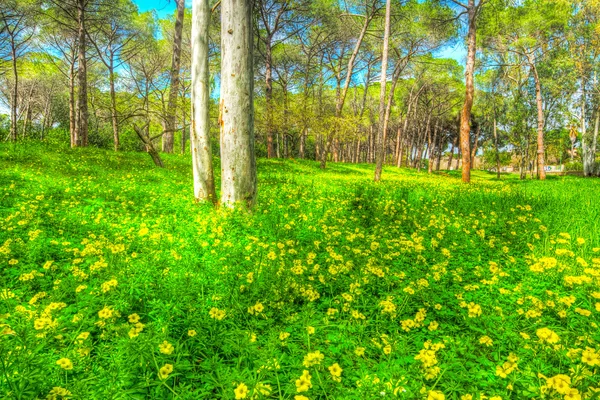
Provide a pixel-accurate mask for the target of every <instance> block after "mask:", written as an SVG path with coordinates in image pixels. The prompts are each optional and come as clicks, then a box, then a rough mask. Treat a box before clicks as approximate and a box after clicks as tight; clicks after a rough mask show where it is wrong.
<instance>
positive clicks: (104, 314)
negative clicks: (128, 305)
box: [98, 307, 113, 319]
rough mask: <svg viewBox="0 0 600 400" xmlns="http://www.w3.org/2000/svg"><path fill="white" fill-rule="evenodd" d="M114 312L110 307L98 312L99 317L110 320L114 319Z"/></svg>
mask: <svg viewBox="0 0 600 400" xmlns="http://www.w3.org/2000/svg"><path fill="white" fill-rule="evenodd" d="M112 315H113V310H112V309H111V308H110V307H104V308H103V309H102V310H100V311H98V316H99V317H100V318H102V319H108V318H110V317H112Z"/></svg>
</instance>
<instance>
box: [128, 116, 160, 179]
mask: <svg viewBox="0 0 600 400" xmlns="http://www.w3.org/2000/svg"><path fill="white" fill-rule="evenodd" d="M149 125H150V123H149V122H146V125H145V126H144V127H143V128H140V127H138V126H137V125H133V130H134V131H135V133H137V135H138V137H139V138H140V140H141V141H142V142H143V143H144V145H145V146H146V151H147V152H148V154H149V155H150V157H151V158H152V161H154V164H155V165H156V166H157V167H159V168H164V167H165V165H164V164H163V162H162V159H161V158H160V154H158V151H157V150H156V147H154V143H153V141H152V138H150V136H149V135H148V127H149Z"/></svg>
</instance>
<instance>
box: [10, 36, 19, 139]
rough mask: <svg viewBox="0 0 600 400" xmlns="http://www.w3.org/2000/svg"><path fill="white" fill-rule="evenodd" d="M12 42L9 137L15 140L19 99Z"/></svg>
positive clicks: (15, 59)
mask: <svg viewBox="0 0 600 400" xmlns="http://www.w3.org/2000/svg"><path fill="white" fill-rule="evenodd" d="M11 44H12V68H13V78H14V80H13V91H12V96H11V104H10V139H11V140H12V141H13V142H16V141H17V135H18V133H17V131H18V128H17V100H18V99H19V71H18V69H17V50H16V46H15V44H14V41H12V40H11Z"/></svg>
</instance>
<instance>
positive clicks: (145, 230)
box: [138, 227, 148, 236]
mask: <svg viewBox="0 0 600 400" xmlns="http://www.w3.org/2000/svg"><path fill="white" fill-rule="evenodd" d="M147 234H148V228H146V227H143V228H142V229H140V231H139V232H138V235H140V236H144V235H147Z"/></svg>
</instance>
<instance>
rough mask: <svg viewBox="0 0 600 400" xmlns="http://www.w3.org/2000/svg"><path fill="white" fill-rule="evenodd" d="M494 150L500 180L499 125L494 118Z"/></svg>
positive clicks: (497, 175) (497, 174)
mask: <svg viewBox="0 0 600 400" xmlns="http://www.w3.org/2000/svg"><path fill="white" fill-rule="evenodd" d="M494 148H495V150H496V177H497V178H498V179H500V150H499V149H498V123H497V121H496V118H495V117H494Z"/></svg>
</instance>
